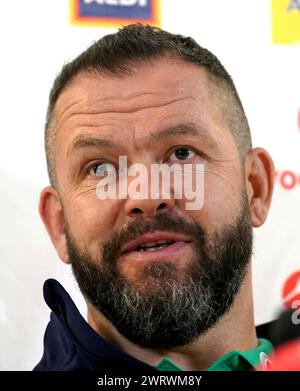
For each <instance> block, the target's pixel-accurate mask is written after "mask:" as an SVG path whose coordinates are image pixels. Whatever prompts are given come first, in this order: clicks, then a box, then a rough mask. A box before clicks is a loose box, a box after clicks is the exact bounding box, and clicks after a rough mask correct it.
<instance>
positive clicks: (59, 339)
mask: <svg viewBox="0 0 300 391" xmlns="http://www.w3.org/2000/svg"><path fill="white" fill-rule="evenodd" d="M44 298H45V301H46V303H47V304H48V306H49V307H50V309H51V310H52V313H51V317H50V322H49V324H48V326H47V329H46V332H45V337H44V354H43V357H42V359H41V361H40V362H39V363H38V364H37V365H36V367H35V368H34V370H35V371H74V370H90V371H120V370H128V371H136V372H155V373H158V370H157V369H155V368H153V367H151V366H150V365H148V364H146V363H144V362H142V361H139V360H137V359H135V358H134V357H132V356H130V355H129V354H127V353H125V352H123V351H121V350H119V349H118V348H116V347H115V346H113V345H111V344H110V343H108V342H107V341H106V340H104V339H103V338H102V337H101V336H100V335H98V334H97V333H96V332H95V331H94V330H93V329H92V328H91V327H90V326H89V324H88V323H87V322H86V321H85V319H84V318H83V317H82V316H81V314H80V312H79V311H78V309H77V308H76V306H75V304H74V302H73V301H72V299H71V298H70V296H69V295H68V293H67V292H66V291H65V289H64V288H63V287H62V286H61V284H60V283H59V282H58V281H56V280H53V279H49V280H47V281H46V282H45V284H44ZM272 323H274V322H270V324H272ZM270 324H266V325H262V326H259V327H257V334H258V336H259V337H261V338H265V336H266V335H267V336H268V327H269V325H270Z"/></svg>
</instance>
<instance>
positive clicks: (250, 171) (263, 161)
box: [245, 148, 275, 227]
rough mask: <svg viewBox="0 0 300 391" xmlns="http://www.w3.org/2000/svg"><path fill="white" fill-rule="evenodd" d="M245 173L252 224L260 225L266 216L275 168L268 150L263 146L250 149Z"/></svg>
mask: <svg viewBox="0 0 300 391" xmlns="http://www.w3.org/2000/svg"><path fill="white" fill-rule="evenodd" d="M245 174H246V186H247V194H248V200H249V203H250V210H251V221H252V226H253V227H260V226H261V225H262V224H263V223H264V222H265V220H266V218H267V215H268V211H269V208H270V204H271V199H272V194H273V188H274V177H275V170H274V164H273V161H272V159H271V157H270V155H269V154H268V152H267V151H265V150H264V149H263V148H254V149H252V150H250V151H249V152H248V154H247V156H246V160H245Z"/></svg>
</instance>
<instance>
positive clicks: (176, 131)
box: [67, 122, 216, 155]
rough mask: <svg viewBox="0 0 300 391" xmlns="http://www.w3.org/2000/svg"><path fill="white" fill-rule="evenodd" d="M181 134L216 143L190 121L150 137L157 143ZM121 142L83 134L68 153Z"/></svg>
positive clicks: (109, 147)
mask: <svg viewBox="0 0 300 391" xmlns="http://www.w3.org/2000/svg"><path fill="white" fill-rule="evenodd" d="M179 135H181V136H192V137H194V138H200V139H201V140H202V141H203V142H209V143H214V144H216V142H215V140H214V139H213V137H212V136H211V135H210V133H209V132H208V131H207V130H205V129H199V128H198V127H197V126H196V125H194V124H193V123H189V122H187V123H181V124H178V125H175V126H171V127H169V128H166V129H163V130H161V131H159V132H156V133H150V137H151V139H152V140H153V141H154V142H155V143H160V142H161V140H164V139H167V138H170V137H174V136H179ZM120 144H121V143H117V142H115V141H112V140H109V139H107V138H99V137H92V136H90V135H86V134H81V135H79V136H78V137H76V138H75V140H74V142H73V144H72V145H71V146H70V148H69V149H68V152H67V155H69V154H70V152H71V150H75V149H84V148H89V147H95V148H101V149H113V148H117V147H118V146H120Z"/></svg>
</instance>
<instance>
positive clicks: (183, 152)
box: [170, 147, 196, 161]
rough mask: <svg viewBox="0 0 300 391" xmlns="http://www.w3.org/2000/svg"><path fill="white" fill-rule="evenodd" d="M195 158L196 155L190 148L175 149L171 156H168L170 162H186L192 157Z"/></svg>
mask: <svg viewBox="0 0 300 391" xmlns="http://www.w3.org/2000/svg"><path fill="white" fill-rule="evenodd" d="M194 156H196V153H195V152H194V151H193V149H192V148H188V147H180V148H176V149H175V150H174V151H173V152H172V154H171V155H170V160H171V161H175V160H187V159H191V158H192V157H194Z"/></svg>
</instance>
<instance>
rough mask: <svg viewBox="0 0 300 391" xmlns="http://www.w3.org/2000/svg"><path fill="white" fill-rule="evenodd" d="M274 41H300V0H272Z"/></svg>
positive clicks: (281, 42) (289, 42)
mask: <svg viewBox="0 0 300 391" xmlns="http://www.w3.org/2000/svg"><path fill="white" fill-rule="evenodd" d="M272 36H273V37H272V38H273V43H279V44H291V43H296V42H297V43H300V0H272Z"/></svg>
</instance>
